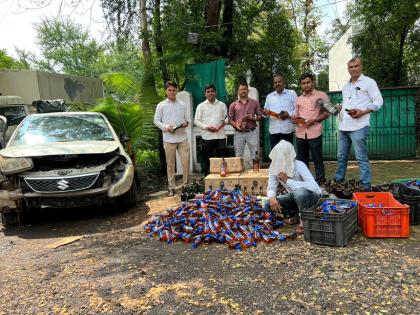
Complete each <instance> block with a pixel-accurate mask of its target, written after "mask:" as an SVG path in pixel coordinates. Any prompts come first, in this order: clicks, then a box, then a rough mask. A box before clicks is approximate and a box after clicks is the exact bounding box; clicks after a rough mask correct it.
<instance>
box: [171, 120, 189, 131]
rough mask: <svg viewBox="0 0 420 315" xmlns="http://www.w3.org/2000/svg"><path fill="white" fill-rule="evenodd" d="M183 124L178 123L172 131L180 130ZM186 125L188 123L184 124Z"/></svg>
mask: <svg viewBox="0 0 420 315" xmlns="http://www.w3.org/2000/svg"><path fill="white" fill-rule="evenodd" d="M184 123H185V121H184V122H182V123H180V124H178V125H175V126H174V127H173V128H172V129H173V130H174V131H175V130H177V129H179V128H181V127H182V124H184ZM186 123H188V122H186Z"/></svg>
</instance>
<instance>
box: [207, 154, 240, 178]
mask: <svg viewBox="0 0 420 315" xmlns="http://www.w3.org/2000/svg"><path fill="white" fill-rule="evenodd" d="M225 161H226V164H227V168H226V171H227V173H228V174H229V173H240V172H242V171H243V170H244V160H243V159H242V158H240V157H230V158H225ZM221 164H222V158H210V174H220V165H221Z"/></svg>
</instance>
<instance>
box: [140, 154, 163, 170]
mask: <svg viewBox="0 0 420 315" xmlns="http://www.w3.org/2000/svg"><path fill="white" fill-rule="evenodd" d="M136 165H137V166H138V167H140V168H141V170H142V171H143V172H144V173H158V172H159V171H160V160H159V151H156V150H138V151H137V154H136Z"/></svg>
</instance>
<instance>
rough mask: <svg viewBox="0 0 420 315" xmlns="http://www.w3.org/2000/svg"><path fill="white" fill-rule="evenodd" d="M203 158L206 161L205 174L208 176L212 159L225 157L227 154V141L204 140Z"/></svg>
mask: <svg viewBox="0 0 420 315" xmlns="http://www.w3.org/2000/svg"><path fill="white" fill-rule="evenodd" d="M202 150H203V151H202V152H201V154H202V157H203V160H204V170H203V173H204V174H205V175H208V174H209V173H210V158H212V157H224V156H225V152H226V139H214V140H204V139H203V143H202Z"/></svg>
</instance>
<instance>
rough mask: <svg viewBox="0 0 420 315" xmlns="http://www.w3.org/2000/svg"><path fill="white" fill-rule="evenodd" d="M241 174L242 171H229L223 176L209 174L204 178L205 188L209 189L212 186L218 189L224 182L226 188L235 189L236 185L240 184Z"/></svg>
mask: <svg viewBox="0 0 420 315" xmlns="http://www.w3.org/2000/svg"><path fill="white" fill-rule="evenodd" d="M239 175H240V173H228V174H227V175H226V176H224V177H222V176H220V174H209V175H207V176H206V178H204V185H205V189H206V191H207V190H208V189H209V188H210V186H211V188H212V190H216V189H218V188H219V187H220V184H221V183H222V182H223V187H224V188H225V189H227V190H234V189H235V188H236V185H238V184H239Z"/></svg>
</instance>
